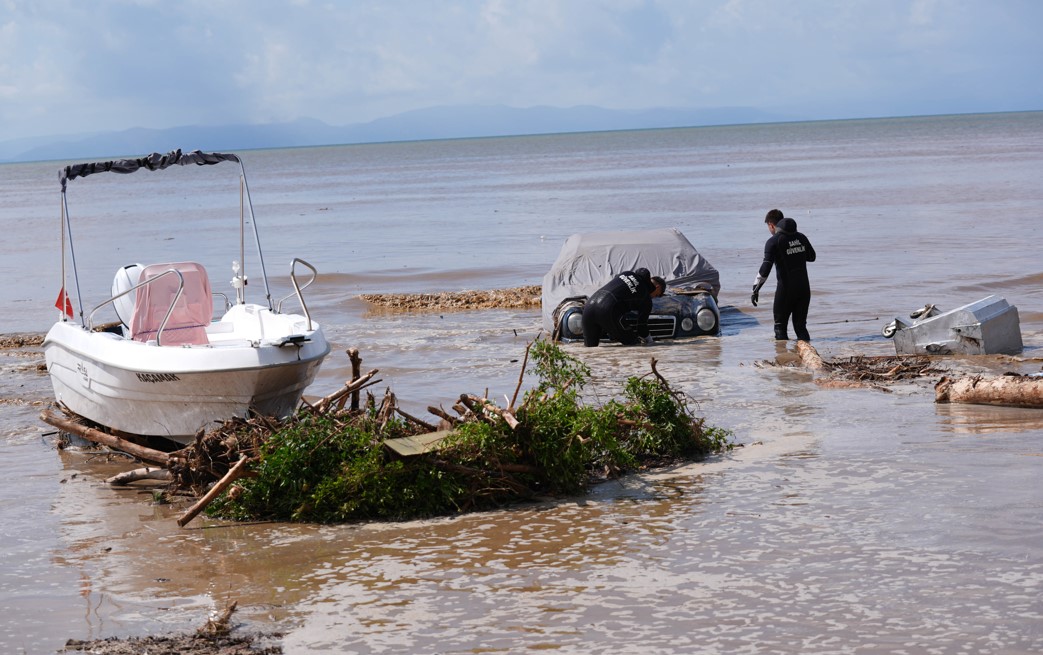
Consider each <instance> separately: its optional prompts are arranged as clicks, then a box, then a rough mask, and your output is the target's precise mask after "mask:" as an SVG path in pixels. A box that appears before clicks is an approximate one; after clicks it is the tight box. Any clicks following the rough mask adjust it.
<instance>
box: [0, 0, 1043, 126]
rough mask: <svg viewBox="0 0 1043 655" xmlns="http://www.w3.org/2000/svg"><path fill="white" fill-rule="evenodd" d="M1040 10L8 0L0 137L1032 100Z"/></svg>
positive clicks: (914, 107) (1004, 6)
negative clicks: (454, 113)
mask: <svg viewBox="0 0 1043 655" xmlns="http://www.w3.org/2000/svg"><path fill="white" fill-rule="evenodd" d="M1041 19H1043V3H1036V2H1034V1H1033V0H996V1H995V2H991V3H981V2H974V1H971V0H860V1H852V2H843V3H837V2H834V1H832V0H804V1H802V2H799V3H780V2H776V1H775V0H699V1H694V2H688V1H684V0H527V1H526V2H510V1H508V0H445V1H441V2H409V1H407V0H386V1H383V2H346V1H345V2H337V1H332V0H331V1H329V2H319V1H308V0H285V1H279V0H262V1H259V2H252V1H250V0H206V1H204V0H181V1H179V2H172V3H171V2H159V1H158V0H157V1H148V2H145V1H142V2H132V1H128V0H123V1H120V0H98V1H96V2H91V3H82V2H77V1H74V0H49V1H48V2H46V3H35V2H29V1H28V0H26V1H22V0H6V1H5V2H3V3H2V4H0V101H2V102H0V125H2V127H0V140H4V139H9V138H14V137H17V136H20V135H23V134H33V135H38V134H46V133H60V132H77V131H88V130H91V131H93V130H100V129H122V128H128V127H134V126H144V127H166V126H171V125H184V124H199V123H204V124H226V123H242V122H266V121H275V120H292V119H294V118H298V117H305V116H307V117H315V118H319V119H321V120H325V121H327V122H330V123H336V124H346V123H352V122H360V121H366V120H371V119H374V118H378V117H380V116H383V115H388V114H393V113H398V112H401V111H407V110H410V109H416V108H420V107H425V106H432V105H440V104H507V105H512V106H533V105H554V106H572V105H578V104H593V105H601V106H606V107H613V108H642V107H650V106H673V107H680V106H690V107H715V106H738V105H747V106H757V107H759V108H762V109H768V110H772V109H779V108H787V109H791V110H793V111H796V112H805V113H807V112H811V113H814V112H819V113H821V114H822V115H823V116H825V115H838V116H841V115H845V114H846V115H882V114H886V113H888V112H896V113H909V112H914V113H942V112H946V111H974V110H1004V109H1043V89H1041V88H1040V85H1039V84H1038V81H1037V78H1038V72H1037V71H1038V69H1039V66H1040V64H1041V63H1043V46H1041V40H1040V39H1038V38H1037V37H1036V35H1035V34H1033V33H1032V30H1033V29H1034V28H1035V26H1038V25H1040V24H1043V20H1041ZM820 117H821V116H820Z"/></svg>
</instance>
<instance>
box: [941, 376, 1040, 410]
mask: <svg viewBox="0 0 1043 655" xmlns="http://www.w3.org/2000/svg"><path fill="white" fill-rule="evenodd" d="M934 401H935V402H936V403H968V404H972V405H1003V406H1007V407H1035V408H1040V409H1043V377H1036V376H1031V375H1003V376H999V377H984V376H980V375H978V376H973V377H963V378H958V379H956V380H951V379H949V378H948V377H943V378H942V379H941V380H939V381H938V384H936V385H935V386H934Z"/></svg>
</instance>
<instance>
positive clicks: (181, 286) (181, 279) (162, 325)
mask: <svg viewBox="0 0 1043 655" xmlns="http://www.w3.org/2000/svg"><path fill="white" fill-rule="evenodd" d="M169 273H173V274H174V275H176V276H177V280H178V285H177V293H176V294H174V300H172V301H171V303H170V307H168V308H167V313H166V315H165V316H164V317H163V321H162V322H161V323H160V324H159V329H158V330H157V331H156V345H157V346H161V345H163V343H162V341H161V339H162V335H163V330H164V329H166V327H167V321H168V320H169V319H170V315H171V314H172V313H173V312H174V305H176V304H177V301H178V300H180V299H181V292H182V290H183V289H184V288H185V277H184V276H183V275H181V271H179V270H177V269H176V268H168V269H167V270H165V271H163V272H162V273H160V274H159V275H155V276H153V277H150V278H149V279H147V280H145V281H144V282H139V283H137V284H135V285H134V286H132V287H131V288H129V289H127V290H126V291H124V292H122V293H119V294H116V295H115V296H113V297H111V298H109V299H108V300H106V301H104V302H102V303H101V304H99V305H98V306H96V307H95V308H94V309H92V310H91V311H90V313H89V314H88V315H87V331H88V332H93V331H94V313H95V312H96V311H98V310H99V309H101V308H102V307H104V306H105V305H108V304H110V303H113V302H115V301H116V300H118V299H120V298H122V297H123V296H125V295H127V294H128V293H130V292H131V291H137V290H138V289H140V288H141V287H143V286H147V285H149V284H152V283H153V282H155V281H156V280H158V279H160V278H162V277H165V276H166V275H167V274H169ZM225 302H226V303H227V302H228V299H227V298H226V299H225Z"/></svg>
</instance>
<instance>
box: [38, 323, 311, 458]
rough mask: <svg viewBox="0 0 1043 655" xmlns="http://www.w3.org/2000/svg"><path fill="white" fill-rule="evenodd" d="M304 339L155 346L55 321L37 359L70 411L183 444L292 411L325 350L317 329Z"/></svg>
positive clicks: (113, 427)
mask: <svg viewBox="0 0 1043 655" xmlns="http://www.w3.org/2000/svg"><path fill="white" fill-rule="evenodd" d="M306 337H307V338H306V340H305V341H303V342H300V343H297V344H286V345H277V344H276V343H274V342H264V341H259V340H254V341H250V340H238V341H235V342H228V343H223V344H219V345H207V346H183V347H169V346H168V347H160V346H157V345H156V344H155V343H154V342H153V343H141V342H137V341H133V340H130V339H125V338H123V337H121V336H119V335H114V334H109V333H104V332H88V331H86V330H84V329H83V328H81V327H80V326H78V325H75V324H72V323H68V322H60V323H57V324H56V325H54V327H52V328H51V330H50V331H49V332H48V334H47V337H46V339H45V340H44V355H45V359H46V362H47V371H48V373H49V375H50V377H51V383H52V385H53V387H54V393H55V398H56V399H57V400H58V402H59V403H61V404H63V405H65V406H66V407H67V408H68V409H69V410H71V411H73V412H75V413H76V414H79V415H81V416H83V417H85V418H87V419H90V420H91V421H94V422H96V423H99V424H101V425H103V426H105V427H107V428H109V429H111V430H113V431H116V432H122V433H128V434H135V435H149V436H162V437H166V438H169V439H171V440H173V441H176V442H179V443H187V442H189V441H191V440H192V439H193V437H194V435H195V434H196V432H198V431H199V430H200V429H201V428H209V427H213V425H214V423H215V422H216V421H222V420H225V419H229V418H233V417H246V416H248V415H250V413H251V412H254V413H257V414H262V415H268V416H279V417H284V416H288V415H290V414H292V413H293V412H294V411H295V409H296V407H297V404H298V402H299V401H300V398H301V395H302V394H303V393H304V390H305V388H306V387H307V386H308V385H309V384H311V382H312V381H313V380H314V379H315V376H316V374H317V373H318V370H319V367H320V365H321V363H322V360H323V359H324V358H325V356H326V355H327V354H328V353H329V344H328V343H327V342H326V340H325V338H324V337H323V334H322V331H321V329H319V328H318V327H317V326H316V327H315V329H314V330H313V331H311V332H310V333H308V334H307V335H306Z"/></svg>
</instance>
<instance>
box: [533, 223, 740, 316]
mask: <svg viewBox="0 0 1043 655" xmlns="http://www.w3.org/2000/svg"><path fill="white" fill-rule="evenodd" d="M642 267H644V268H647V269H648V270H649V271H651V273H652V275H658V276H660V277H662V278H663V279H665V280H666V282H667V287H669V288H671V289H686V288H692V287H694V286H695V285H696V284H698V283H700V282H701V283H704V284H706V285H709V286H710V288H711V294H712V295H713V297H714V299H715V300H716V298H717V294H718V293H719V292H720V290H721V275H720V273H718V272H717V269H716V268H714V267H713V265H711V264H710V262H708V261H706V259H704V258H703V256H702V255H700V254H699V251H697V250H696V249H695V247H694V246H693V245H692V244H691V243H690V242H689V241H688V239H687V238H685V236H684V235H683V234H681V231H680V230H678V229H677V228H665V229H659V230H641V231H636V232H585V233H583V234H573V235H572V236H570V237H569V238H567V239H565V245H563V246H562V248H561V252H560V253H558V258H557V260H555V262H554V265H553V266H551V268H550V271H549V272H548V273H547V274H546V275H544V276H543V298H542V306H543V329H544V330H546V331H547V332H548V333H550V332H553V330H554V319H553V315H554V310H555V309H556V308H557V307H558V305H559V304H561V302H562V301H563V300H565V299H566V298H572V297H575V296H589V295H590V294H592V293H594V292H595V291H597V290H598V289H600V288H601V287H602V286H604V285H605V284H606V283H607V282H608V281H609V280H610V279H612V276H613V275H616V274H617V273H622V272H623V271H632V270H634V269H636V268H642Z"/></svg>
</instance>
